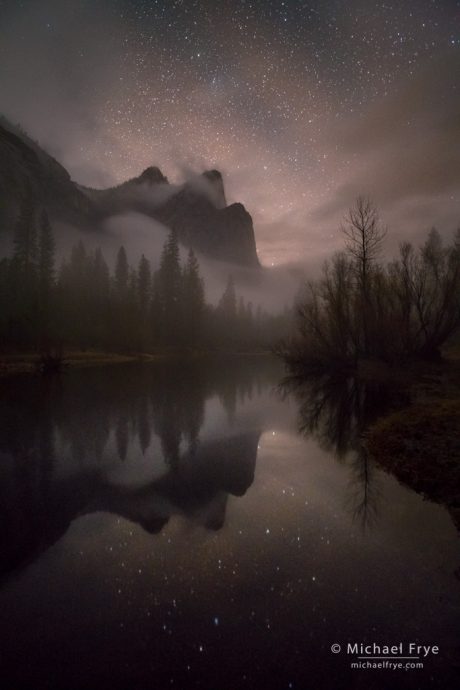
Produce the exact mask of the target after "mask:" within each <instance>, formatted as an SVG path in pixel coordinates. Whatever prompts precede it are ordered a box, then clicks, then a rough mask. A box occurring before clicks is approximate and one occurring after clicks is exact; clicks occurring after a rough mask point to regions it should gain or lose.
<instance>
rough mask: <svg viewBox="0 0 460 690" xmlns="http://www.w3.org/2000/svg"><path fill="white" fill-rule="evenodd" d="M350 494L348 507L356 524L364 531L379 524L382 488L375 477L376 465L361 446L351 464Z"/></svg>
mask: <svg viewBox="0 0 460 690" xmlns="http://www.w3.org/2000/svg"><path fill="white" fill-rule="evenodd" d="M350 467H351V473H350V493H349V496H348V507H349V510H350V513H351V515H352V517H353V520H354V521H355V522H358V523H359V524H360V525H361V527H362V528H363V530H365V529H367V528H370V527H372V526H373V525H374V524H376V522H377V516H378V505H379V499H380V487H379V484H378V482H377V481H376V477H375V464H374V463H373V462H372V461H371V460H370V458H369V455H368V453H367V451H366V449H365V448H364V447H363V446H361V447H360V448H359V449H357V451H356V453H355V454H354V457H353V459H352V461H351V464H350Z"/></svg>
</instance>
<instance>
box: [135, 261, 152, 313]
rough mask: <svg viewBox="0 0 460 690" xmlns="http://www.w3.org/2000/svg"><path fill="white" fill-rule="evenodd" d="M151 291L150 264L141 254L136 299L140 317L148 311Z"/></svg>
mask: <svg viewBox="0 0 460 690" xmlns="http://www.w3.org/2000/svg"><path fill="white" fill-rule="evenodd" d="M151 291H152V271H151V269H150V262H149V261H148V259H146V258H145V256H144V255H143V254H142V256H141V259H140V261H139V267H138V270H137V299H138V303H139V306H140V310H141V314H142V316H145V314H146V313H147V311H148V308H149V304H150V297H151Z"/></svg>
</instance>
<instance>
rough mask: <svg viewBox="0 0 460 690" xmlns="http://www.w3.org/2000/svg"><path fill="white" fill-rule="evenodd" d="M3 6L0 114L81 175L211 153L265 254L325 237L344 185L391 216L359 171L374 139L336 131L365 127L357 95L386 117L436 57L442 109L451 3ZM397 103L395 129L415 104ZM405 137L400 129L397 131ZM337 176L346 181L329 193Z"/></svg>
mask: <svg viewBox="0 0 460 690" xmlns="http://www.w3.org/2000/svg"><path fill="white" fill-rule="evenodd" d="M4 5H5V8H4V9H3V15H4V21H3V22H2V24H3V26H4V27H5V29H6V30H5V34H6V33H7V32H8V36H6V42H3V48H2V49H1V50H2V53H3V57H5V58H8V59H9V60H8V65H6V63H5V61H4V60H2V65H3V66H2V67H0V85H2V84H7V85H9V89H7V90H8V92H9V95H8V94H7V95H6V96H4V97H3V98H2V101H4V105H2V108H4V110H5V111H6V113H7V114H10V115H13V116H14V117H16V119H18V120H20V121H21V122H23V123H24V125H25V126H26V127H27V129H28V130H29V131H30V132H31V134H32V135H34V136H37V137H38V138H39V139H40V140H41V141H43V143H44V144H45V145H47V146H48V148H50V149H51V150H52V151H53V152H54V153H55V154H56V156H57V157H58V158H59V159H60V160H61V161H62V162H63V163H64V164H65V165H66V166H67V167H68V168H69V169H70V171H71V173H72V175H73V176H74V177H75V178H76V179H77V180H78V181H81V182H82V183H84V184H89V185H94V186H103V185H105V184H111V183H114V182H121V181H123V180H124V179H126V178H127V177H130V176H134V175H137V174H139V173H140V172H141V171H142V169H143V168H145V167H147V166H148V165H151V164H156V165H158V166H159V167H160V168H161V169H162V170H163V171H164V172H165V174H167V175H168V176H169V177H170V178H171V179H176V178H177V177H180V176H181V175H183V174H184V171H186V170H187V169H188V168H194V169H195V168H196V169H205V168H210V167H217V168H219V169H220V170H221V171H222V172H223V173H224V175H225V180H226V187H227V191H228V197H229V199H230V201H232V200H240V201H243V202H244V203H245V205H246V206H247V207H248V209H249V210H250V211H251V213H252V214H253V216H254V220H255V224H256V236H257V242H258V247H259V252H260V254H261V258H262V260H263V261H264V262H265V263H269V264H270V263H283V262H285V261H289V260H292V259H295V258H297V257H298V253H299V251H300V252H303V253H309V252H314V253H327V252H329V251H330V249H331V247H333V246H334V243H335V242H336V238H337V233H336V232H335V228H336V224H335V216H334V213H335V212H338V211H340V212H342V211H343V210H344V209H345V208H346V207H347V203H350V202H351V201H352V200H353V195H354V194H355V193H360V192H362V193H367V192H369V193H372V194H373V195H375V196H377V201H378V202H381V203H382V204H383V206H384V210H388V212H389V213H390V216H391V212H392V205H391V204H392V203H393V201H394V200H393V199H388V200H387V199H386V198H385V189H383V187H382V189H381V188H380V187H379V181H378V179H376V178H378V174H377V175H373V170H370V172H369V170H368V168H369V165H368V164H369V159H368V155H369V154H373V153H374V148H373V147H371V148H370V149H369V150H368V151H366V152H361V153H359V152H358V151H357V150H356V148H353V147H350V146H347V138H348V136H349V135H350V130H358V131H359V129H360V127H361V126H366V123H367V121H368V118H369V114H371V115H372V112H373V109H375V108H377V109H378V108H381V110H382V113H385V115H386V117H387V118H388V119H389V121H391V119H392V118H395V117H396V118H398V108H400V107H401V102H404V98H405V94H406V93H407V91H408V90H410V88H411V85H412V84H418V83H419V82H420V81H421V82H422V83H423V84H426V88H427V89H430V88H431V85H432V83H433V81H434V82H435V80H433V79H432V72H434V73H436V72H437V70H438V69H441V71H442V74H443V78H444V79H445V84H444V90H443V101H444V102H443V103H441V104H439V107H440V108H441V109H442V108H444V110H445V111H446V112H448V111H449V109H450V107H451V106H452V103H454V102H456V100H457V99H458V91H457V85H456V80H455V77H454V74H455V69H454V67H453V66H455V60H456V58H457V56H458V49H459V46H460V32H459V19H460V3H459V2H448V1H444V2H440V1H438V0H417V1H415V0H414V1H412V0H409V1H407V2H404V3H396V2H375V1H374V0H372V1H369V0H368V1H364V0H354V1H353V2H347V3H345V2H343V1H339V0H328V1H323V2H320V1H319V0H318V1H307V2H299V1H289V0H285V1H284V2H279V1H274V0H263V1H256V0H253V1H246V0H241V1H237V0H235V1H232V2H230V1H229V2H216V1H215V0H214V1H206V0H205V1H203V0H201V1H194V0H190V1H187V0H176V1H174V2H166V1H165V0H158V1H156V2H152V1H149V2H133V1H132V0H130V1H127V0H124V1H121V0H115V1H112V2H108V1H103V2H100V3H97V6H96V5H95V3H91V2H89V1H86V2H85V1H80V2H77V1H76V0H67V1H66V2H61V3H55V2H54V3H53V2H43V3H40V7H39V8H37V7H36V6H34V3H30V2H22V3H21V2H20V3H17V2H16V3H9V2H6V3H4ZM1 11H2V10H0V12H1ZM0 32H1V29H0ZM12 36H14V41H13V40H12V38H11V37H12ZM8 37H9V38H8ZM37 58H38V59H37ZM440 60H441V61H442V67H441V68H439V67H438V63H439V61H440ZM446 65H448V68H446ZM45 70H46V72H45ZM427 74H428V76H425V75H427ZM430 80H432V81H430ZM29 84H30V88H29ZM21 87H22V88H23V89H24V91H22V89H21ZM416 88H417V89H419V86H416ZM2 92H3V93H5V89H4V88H2ZM32 100H33V103H34V104H35V105H34V104H33V103H32ZM37 100H39V101H40V103H39V104H37ZM429 100H430V99H429V97H428V101H429ZM414 105H415V104H414ZM404 108H405V110H404V118H405V119H406V121H407V120H408V118H406V114H407V113H409V115H410V117H409V120H408V121H407V124H406V125H405V126H406V127H407V128H409V129H411V128H412V129H413V127H414V126H415V125H416V124H417V120H418V119H419V118H421V121H425V120H426V119H427V118H425V114H424V113H423V112H422V113H421V112H420V111H419V110H417V111H413V112H411V106H410V104H407V103H406V104H405V105H404ZM436 127H437V125H436V126H435V127H433V129H432V130H430V133H431V134H434V136H436V134H437V132H438V131H439V130H437V129H436ZM412 129H411V131H412ZM406 138H407V137H406V134H405V132H402V133H401V135H400V139H399V141H400V142H405V140H406ZM424 138H425V137H424V136H423V135H422V136H419V137H418V138H417V139H416V140H414V141H413V145H414V147H420V146H421V145H422V143H423V139H424ZM410 139H411V135H410V136H409V140H410ZM405 155H407V153H406V154H405ZM376 172H377V173H378V170H377V171H376ZM356 177H357V178H358V179H356V180H355V178H356ZM350 181H352V184H351V186H352V188H353V189H352V190H349V193H348V194H347V195H344V194H341V190H343V187H344V186H346V185H348V184H349V183H350ZM363 182H364V184H367V183H368V182H370V183H369V187H370V189H362V187H363ZM449 186H452V187H453V186H454V184H453V181H449V184H448V185H446V186H445V189H443V190H440V191H441V192H442V194H444V193H447V191H449V190H448V187H449ZM416 191H417V190H416ZM437 191H439V190H437ZM380 192H381V193H380ZM423 193H424V196H425V197H426V190H423ZM337 195H338V196H337ZM437 195H438V196H439V194H437ZM345 196H346V198H343V199H342V197H345ZM336 197H337V202H338V203H337V204H336V205H335V206H334V211H333V212H331V213H329V212H327V213H325V212H324V208H326V210H327V207H328V205H329V204H330V203H331V201H332V200H334V198H336ZM339 197H340V201H339ZM349 197H351V198H349ZM451 201H452V202H453V203H452V204H450V206H449V209H450V210H451V211H452V213H450V212H449V213H448V214H447V216H448V217H444V216H445V215H446V214H445V205H444V206H443V208H444V216H443V217H442V218H441V224H442V222H445V223H446V226H447V225H448V224H449V223H450V222H451V216H452V217H454V216H455V214H456V213H457V209H458V197H455V198H454V199H451ZM385 205H386V206H387V209H385ZM431 205H432V204H431V200H430V208H431ZM336 207H337V208H336ZM436 208H437V207H436V204H434V207H433V208H432V212H433V216H434V217H436ZM405 212H407V213H409V216H410V211H409V208H406V209H405ZM328 213H329V215H328ZM411 218H412V217H411ZM333 219H334V221H333ZM412 221H414V219H413V218H412V220H411V222H412ZM452 222H453V221H452ZM449 227H450V226H449Z"/></svg>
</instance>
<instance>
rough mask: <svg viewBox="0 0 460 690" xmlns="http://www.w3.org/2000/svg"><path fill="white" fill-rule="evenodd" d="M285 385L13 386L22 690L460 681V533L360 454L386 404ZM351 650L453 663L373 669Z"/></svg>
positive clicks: (1, 600) (160, 367)
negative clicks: (404, 647) (370, 648)
mask: <svg viewBox="0 0 460 690" xmlns="http://www.w3.org/2000/svg"><path fill="white" fill-rule="evenodd" d="M281 378H282V370H281V367H280V365H279V363H278V362H276V361H274V360H272V359H271V358H270V357H259V358H251V357H247V358H243V357H242V358H233V359H226V360H221V359H216V360H212V359H211V360H209V361H206V362H189V363H185V362H182V363H180V362H174V363H169V364H165V363H159V364H145V365H127V366H116V367H105V368H100V369H87V370H79V371H72V372H69V373H67V374H66V375H65V376H63V377H61V378H51V379H46V378H33V377H23V378H16V379H14V380H13V379H12V380H9V381H3V382H1V383H0V414H1V419H2V424H1V429H0V504H1V509H0V510H1V515H0V534H1V539H2V558H1V571H0V573H1V575H0V577H1V580H0V611H1V612H2V634H1V656H0V667H1V668H0V677H2V679H3V680H4V681H5V684H4V687H9V688H10V687H11V688H19V687H30V688H39V687H50V688H55V687H56V688H82V689H83V688H106V687H110V688H158V689H159V690H163V688H179V689H180V690H187V689H188V688H209V689H211V688H212V689H213V690H220V689H222V690H226V689H227V688H228V689H232V690H239V689H240V688H251V689H257V690H259V689H260V690H271V689H272V688H274V689H277V690H278V689H279V690H282V689H284V688H286V689H288V688H296V689H298V690H305V689H306V688H322V687H324V688H336V687H337V688H341V687H350V688H385V689H386V688H390V687H391V688H393V687H407V688H425V687H439V688H450V687H454V686H455V683H456V680H457V676H456V670H455V667H456V664H458V656H457V652H456V639H455V635H456V629H457V624H458V614H459V599H458V591H459V585H460V583H459V581H458V579H457V578H456V577H455V571H456V569H457V568H458V566H459V564H460V557H459V553H458V535H457V531H456V529H455V526H454V523H453V521H452V519H451V516H450V515H449V513H448V512H447V510H446V509H445V508H444V507H443V506H439V505H435V504H433V503H430V502H428V501H425V500H423V498H422V497H421V496H419V495H417V494H416V493H414V492H412V491H411V490H409V489H407V488H405V487H403V486H401V485H400V484H398V482H397V481H396V480H395V479H394V478H393V477H392V476H390V475H388V474H386V473H384V472H383V471H382V470H379V469H378V468H376V467H375V466H374V465H373V464H372V463H371V462H370V460H369V459H368V458H367V457H366V456H365V454H364V453H363V452H362V450H361V449H360V444H359V443H358V440H357V436H359V433H360V432H361V430H362V428H363V426H365V424H366V423H367V421H368V420H369V418H371V417H372V415H373V414H375V411H376V406H377V408H378V407H379V405H380V406H383V405H384V403H385V393H384V391H383V390H378V389H377V390H375V389H374V390H372V391H368V390H367V391H366V390H365V391H363V390H361V389H357V388H355V387H354V386H353V385H352V384H350V385H347V386H345V387H344V386H342V385H340V386H339V385H336V384H334V385H332V386H330V385H329V386H323V385H316V386H315V385H308V386H304V387H301V388H299V389H297V390H295V391H294V392H293V393H292V392H291V393H289V392H287V391H286V389H283V390H280V388H279V382H280V379H281ZM377 411H378V409H377ZM347 642H365V643H373V642H376V643H382V644H383V643H385V644H398V643H400V642H403V643H405V644H406V643H408V642H421V643H424V644H432V645H433V644H436V645H439V647H440V654H439V656H438V657H430V658H428V659H427V660H425V664H424V668H423V669H417V670H415V669H414V670H410V671H401V672H398V671H390V670H386V671H375V670H366V671H358V670H356V669H351V668H350V662H351V661H352V658H351V657H350V656H347V655H346V654H345V653H344V652H342V653H340V654H333V653H331V645H332V644H334V643H339V644H341V645H342V647H343V648H345V647H346V644H347ZM457 668H458V666H457Z"/></svg>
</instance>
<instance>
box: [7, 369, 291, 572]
mask: <svg viewBox="0 0 460 690" xmlns="http://www.w3.org/2000/svg"><path fill="white" fill-rule="evenodd" d="M276 371H278V370H277V369H276ZM269 381H270V363H269V362H264V361H259V362H258V363H257V361H256V360H255V361H251V360H250V359H248V361H247V362H245V361H238V362H233V364H232V361H231V360H230V361H229V362H228V363H227V364H226V366H222V363H216V364H215V365H214V364H213V362H212V361H210V362H207V363H206V366H203V365H202V364H201V363H199V362H196V363H191V364H188V365H186V364H184V363H180V362H174V363H171V364H168V363H161V365H159V366H150V365H149V366H145V367H142V366H127V367H116V368H111V369H110V370H109V369H99V370H97V369H94V370H87V371H85V372H84V375H83V372H78V373H77V372H74V373H72V374H69V375H68V376H66V377H64V379H63V380H62V381H60V380H44V379H40V378H32V377H25V378H24V379H22V380H21V379H16V380H15V381H3V382H2V384H1V388H0V418H1V419H2V424H1V425H0V458H1V462H0V536H1V542H2V546H3V549H2V559H1V560H2V564H1V566H0V570H1V572H3V573H5V572H8V571H9V570H11V569H12V568H14V567H16V566H19V565H21V564H23V563H26V562H29V561H31V560H33V559H34V558H35V557H37V556H38V555H39V554H40V553H42V552H43V551H44V550H45V549H47V548H48V547H49V546H50V545H51V544H53V543H54V542H56V541H57V540H58V539H59V538H60V537H61V536H62V535H63V534H64V533H65V532H66V530H67V529H68V527H69V525H70V523H71V522H72V520H74V519H75V518H76V517H78V516H81V515H83V514H87V513H92V512H95V511H101V510H103V511H108V512H113V513H116V514H118V515H120V516H123V517H125V518H127V519H129V520H132V521H133V522H136V523H138V524H140V525H141V526H142V527H143V528H144V529H146V530H147V531H149V532H152V533H153V532H158V531H160V530H161V529H162V527H163V526H164V525H165V524H166V523H167V522H168V520H169V519H170V517H171V516H173V515H182V516H185V517H186V518H187V519H190V520H192V521H194V522H196V523H198V524H202V525H204V526H205V527H207V528H209V529H219V528H220V527H222V525H223V523H224V518H225V510H226V503H227V499H228V495H229V494H233V495H235V496H241V495H243V494H244V493H245V491H246V490H247V489H248V487H249V486H250V485H251V483H252V481H253V477H254V469H255V463H256V457H257V444H258V439H259V435H260V429H259V428H258V422H257V420H254V422H251V421H250V420H247V419H244V420H240V419H239V417H238V406H236V411H235V405H234V404H233V403H232V404H231V405H230V407H229V400H232V401H238V403H242V402H244V400H245V399H249V398H250V397H251V396H252V393H253V387H254V384H257V386H258V388H259V389H262V388H264V387H265V385H267V383H269ZM206 401H214V402H212V405H214V407H213V408H212V409H217V408H216V407H215V406H216V405H218V402H217V401H220V405H218V409H219V410H220V413H219V414H220V417H219V416H217V417H216V418H215V419H214V418H213V416H212V414H211V422H212V423H213V425H212V424H211V426H209V423H208V425H207V426H208V431H207V432H206V434H205V435H203V433H202V426H203V422H204V419H205V402H206ZM209 404H210V403H207V405H209ZM206 409H208V408H206ZM219 420H220V421H219ZM146 453H147V455H145V454H146ZM136 458H137V461H138V462H139V458H141V460H142V462H143V463H144V465H147V466H148V467H149V466H150V465H154V466H155V471H152V472H151V474H150V475H149V476H148V477H147V478H145V477H144V478H141V482H139V480H138V477H135V481H131V478H132V475H133V472H134V469H133V467H135V465H136ZM142 458H143V459H142ZM120 468H121V470H122V471H123V473H124V475H123V477H124V483H120V481H116V482H114V481H113V472H114V470H115V474H116V471H118V469H120ZM144 469H145V468H144ZM133 476H134V475H133ZM118 479H119V477H118ZM126 480H127V481H126Z"/></svg>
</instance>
